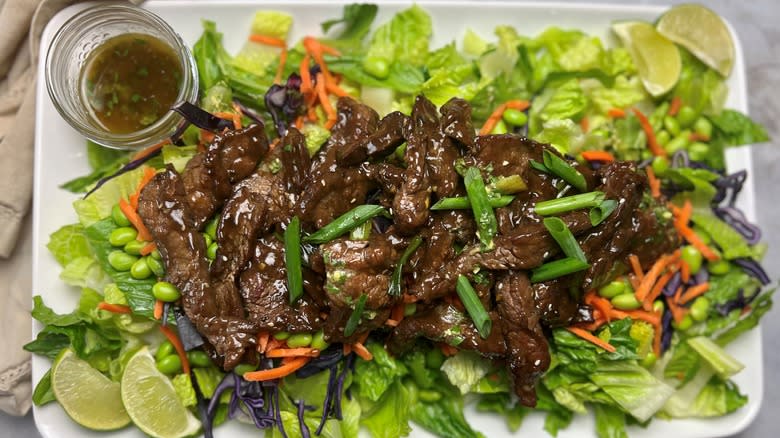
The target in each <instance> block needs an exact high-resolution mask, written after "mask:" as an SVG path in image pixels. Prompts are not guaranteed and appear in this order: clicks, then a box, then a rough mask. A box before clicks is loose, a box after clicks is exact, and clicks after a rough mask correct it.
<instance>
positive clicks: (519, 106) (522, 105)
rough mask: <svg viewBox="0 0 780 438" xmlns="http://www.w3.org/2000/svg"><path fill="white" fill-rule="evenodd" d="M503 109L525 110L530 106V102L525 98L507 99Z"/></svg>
mask: <svg viewBox="0 0 780 438" xmlns="http://www.w3.org/2000/svg"><path fill="white" fill-rule="evenodd" d="M504 105H505V106H506V108H505V109H509V108H511V109H513V110H518V111H525V110H527V109H528V107H529V106H531V102H529V101H527V100H508V101H507V102H506V103H505V104H504Z"/></svg>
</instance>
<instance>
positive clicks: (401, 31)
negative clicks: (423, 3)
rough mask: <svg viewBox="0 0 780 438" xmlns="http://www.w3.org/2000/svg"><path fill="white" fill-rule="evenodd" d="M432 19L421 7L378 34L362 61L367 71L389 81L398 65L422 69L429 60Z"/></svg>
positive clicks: (403, 14) (408, 11)
mask: <svg viewBox="0 0 780 438" xmlns="http://www.w3.org/2000/svg"><path fill="white" fill-rule="evenodd" d="M432 31H433V29H432V25H431V17H430V16H429V15H428V13H427V12H425V10H423V9H422V8H420V7H419V6H417V5H414V6H412V7H411V8H408V9H405V10H403V11H401V12H399V13H397V14H396V15H395V16H394V17H393V18H392V19H391V20H390V21H389V22H388V23H385V24H383V25H382V26H380V27H379V28H377V30H376V31H375V32H374V35H373V36H372V38H371V44H370V45H369V47H368V51H367V52H366V54H365V56H364V57H363V60H362V64H361V65H362V67H363V69H364V70H365V71H366V72H367V73H368V74H369V75H371V76H374V77H375V78H379V79H384V78H387V77H388V75H389V73H390V67H391V66H393V65H394V64H407V65H412V66H416V67H420V66H422V65H423V64H425V61H426V59H427V57H428V40H429V39H430V37H431V33H432Z"/></svg>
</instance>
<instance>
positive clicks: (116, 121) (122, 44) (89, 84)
mask: <svg viewBox="0 0 780 438" xmlns="http://www.w3.org/2000/svg"><path fill="white" fill-rule="evenodd" d="M181 79H182V67H181V64H180V62H179V57H178V56H177V55H176V52H175V51H174V50H173V48H171V46H169V45H168V44H166V43H165V42H163V41H161V40H159V39H158V38H156V37H153V36H151V35H145V34H138V33H129V34H125V35H119V36H116V37H113V38H111V39H109V40H107V41H106V42H104V43H103V44H102V45H100V46H99V47H98V48H96V49H95V50H94V51H93V52H92V54H91V55H90V57H89V59H88V60H87V62H86V64H85V66H84V69H83V71H82V87H83V93H84V96H85V98H86V101H87V103H88V105H89V108H90V110H91V112H92V114H93V115H94V117H95V118H96V119H97V120H98V121H99V123H100V124H101V125H103V127H104V128H106V129H107V130H108V131H110V132H113V133H117V134H127V133H131V132H135V131H139V130H141V129H144V128H145V127H147V126H149V125H151V124H153V123H154V122H156V121H157V120H159V119H160V118H161V117H162V116H163V115H164V114H165V113H166V112H168V110H169V108H170V107H171V105H173V103H175V100H176V97H177V96H178V94H179V87H180V85H181Z"/></svg>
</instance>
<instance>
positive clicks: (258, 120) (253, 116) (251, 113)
mask: <svg viewBox="0 0 780 438" xmlns="http://www.w3.org/2000/svg"><path fill="white" fill-rule="evenodd" d="M233 103H234V104H235V105H236V106H237V107H238V109H240V110H241V113H242V114H243V115H245V116H246V117H249V118H250V119H251V120H252V121H253V122H255V123H257V124H258V125H263V124H264V123H263V119H262V117H260V114H258V113H257V112H255V110H253V109H252V108H249V107H248V106H246V105H244V104H243V103H241V101H240V100H235V99H234V100H233Z"/></svg>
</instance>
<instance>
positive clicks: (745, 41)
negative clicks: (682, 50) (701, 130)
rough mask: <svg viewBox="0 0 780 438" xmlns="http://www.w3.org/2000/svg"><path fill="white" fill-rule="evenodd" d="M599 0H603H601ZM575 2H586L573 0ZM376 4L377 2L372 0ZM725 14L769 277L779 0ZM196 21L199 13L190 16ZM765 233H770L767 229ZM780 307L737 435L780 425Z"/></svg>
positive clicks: (9, 431) (775, 219)
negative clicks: (736, 60) (760, 396)
mask: <svg viewBox="0 0 780 438" xmlns="http://www.w3.org/2000/svg"><path fill="white" fill-rule="evenodd" d="M603 1H604V0H603ZM606 1H610V2H613V3H632V4H635V3H644V4H674V3H685V2H684V1H658V0H644V1H640V2H634V1H628V0H606ZM578 2H579V3H590V2H587V1H578ZM377 3H379V2H377ZM702 3H704V4H706V5H708V6H709V7H710V8H712V9H714V10H715V11H716V12H718V13H719V14H721V15H722V16H724V17H725V18H726V19H727V20H728V21H729V22H730V23H731V24H732V25H733V26H734V28H735V29H736V32H737V34H738V35H739V37H740V39H741V41H742V48H743V51H744V54H745V64H746V68H747V78H748V95H749V100H750V115H751V116H752V117H753V118H754V119H755V120H757V121H758V122H760V123H762V124H763V125H764V126H766V127H767V130H768V131H769V135H770V137H772V138H773V139H774V141H772V142H771V143H766V144H763V145H756V146H754V154H755V155H754V157H753V162H754V165H755V168H754V169H753V173H752V175H751V177H752V178H754V181H755V183H756V193H757V203H756V205H757V206H758V208H757V210H758V222H759V225H760V226H761V228H762V229H763V230H764V231H765V232H766V234H767V237H766V239H765V241H766V242H767V243H769V252H768V253H767V256H766V258H765V261H764V267H765V268H766V270H767V272H768V273H769V276H770V277H771V278H772V279H775V280H777V279H778V278H780V232H777V230H778V229H780V203H778V202H777V200H780V195H778V194H777V193H778V189H777V188H780V150H778V148H779V147H780V92H778V90H780V30H777V27H776V26H777V23H778V22H780V2H778V1H777V0H751V1H733V0H732V1H728V0H717V1H704V0H702ZM193 19H200V17H193ZM770 231H772V232H771V233H770ZM778 315H780V310H778V309H777V307H776V308H775V309H773V310H772V311H771V312H770V314H769V315H767V316H765V317H764V319H763V323H762V327H761V330H763V334H764V336H763V342H764V372H765V376H764V381H765V382H766V383H765V389H764V401H763V404H762V407H761V411H760V413H759V415H758V417H757V418H756V420H755V421H754V422H753V424H752V425H751V426H750V427H749V428H748V429H747V430H745V431H744V432H743V433H741V434H739V435H737V437H739V438H748V437H750V438H770V437H772V438H774V437H777V436H778V434H779V433H780V432H778V426H780V418H778V415H777V414H778V412H780V385H778V383H780V336H777V335H778V334H780V319H778ZM0 436H7V437H36V438H37V437H39V436H40V435H39V434H38V432H37V430H36V429H35V424H34V422H33V418H32V414H28V415H27V416H25V417H11V416H8V415H5V414H2V413H0Z"/></svg>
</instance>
